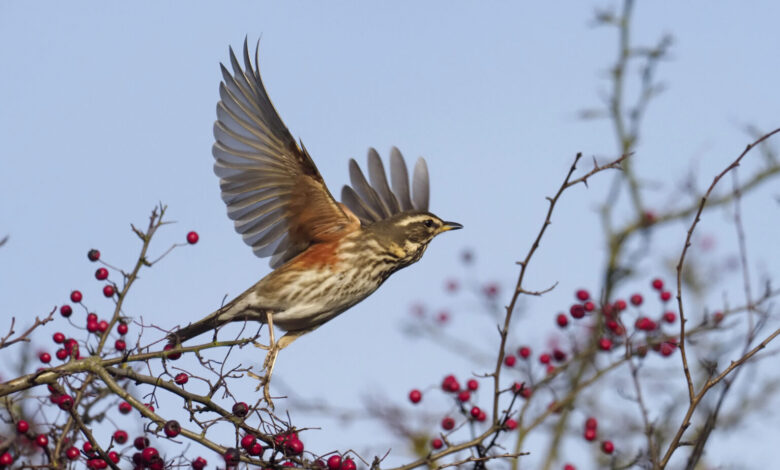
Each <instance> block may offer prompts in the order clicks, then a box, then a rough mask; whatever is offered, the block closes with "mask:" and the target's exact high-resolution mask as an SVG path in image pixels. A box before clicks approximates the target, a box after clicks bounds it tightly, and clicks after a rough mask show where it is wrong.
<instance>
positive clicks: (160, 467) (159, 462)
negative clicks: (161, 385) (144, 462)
mask: <svg viewBox="0 0 780 470" xmlns="http://www.w3.org/2000/svg"><path fill="white" fill-rule="evenodd" d="M149 470H165V461H164V460H163V459H161V458H159V457H157V458H156V459H154V461H152V463H150V464H149Z"/></svg>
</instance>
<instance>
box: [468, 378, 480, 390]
mask: <svg viewBox="0 0 780 470" xmlns="http://www.w3.org/2000/svg"><path fill="white" fill-rule="evenodd" d="M466 388H468V389H469V390H471V391H472V392H473V391H474V390H476V389H478V388H479V382H477V381H476V380H475V379H469V381H468V382H466Z"/></svg>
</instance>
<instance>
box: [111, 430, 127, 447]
mask: <svg viewBox="0 0 780 470" xmlns="http://www.w3.org/2000/svg"><path fill="white" fill-rule="evenodd" d="M114 440H115V441H116V442H117V444H124V443H125V442H127V432H126V431H123V430H121V429H117V430H116V431H114Z"/></svg>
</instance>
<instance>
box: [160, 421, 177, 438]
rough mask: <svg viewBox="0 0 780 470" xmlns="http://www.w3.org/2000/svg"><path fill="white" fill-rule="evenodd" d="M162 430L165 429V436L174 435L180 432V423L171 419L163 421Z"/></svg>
mask: <svg viewBox="0 0 780 470" xmlns="http://www.w3.org/2000/svg"><path fill="white" fill-rule="evenodd" d="M163 430H164V431H165V435H166V436H168V437H176V436H178V435H179V434H181V425H180V424H179V422H178V421H176V420H175V419H172V420H169V421H166V422H165V426H163Z"/></svg>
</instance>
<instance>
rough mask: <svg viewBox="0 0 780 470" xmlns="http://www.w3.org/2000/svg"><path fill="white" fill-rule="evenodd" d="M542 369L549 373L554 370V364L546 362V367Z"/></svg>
mask: <svg viewBox="0 0 780 470" xmlns="http://www.w3.org/2000/svg"><path fill="white" fill-rule="evenodd" d="M544 371H545V372H546V373H547V374H548V375H549V374H552V373H553V372H555V366H554V365H552V364H547V367H545V368H544Z"/></svg>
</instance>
